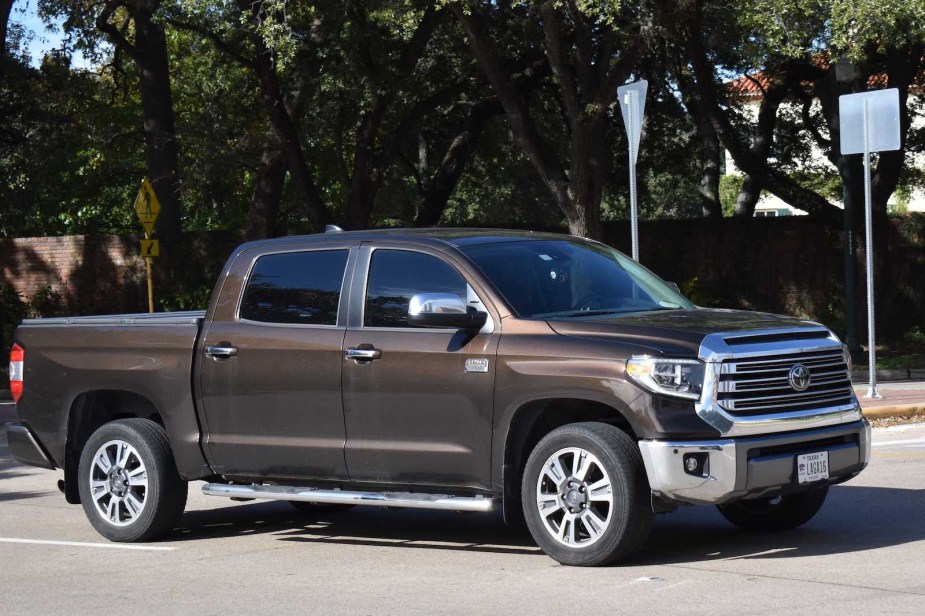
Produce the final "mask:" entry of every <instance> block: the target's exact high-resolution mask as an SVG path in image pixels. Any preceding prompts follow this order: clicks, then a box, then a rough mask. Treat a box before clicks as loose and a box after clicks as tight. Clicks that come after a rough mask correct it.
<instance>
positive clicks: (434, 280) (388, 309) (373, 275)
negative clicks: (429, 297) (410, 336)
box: [363, 249, 467, 327]
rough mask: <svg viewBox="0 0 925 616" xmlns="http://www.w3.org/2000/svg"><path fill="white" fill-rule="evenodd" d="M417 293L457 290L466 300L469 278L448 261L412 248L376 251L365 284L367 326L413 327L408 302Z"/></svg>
mask: <svg viewBox="0 0 925 616" xmlns="http://www.w3.org/2000/svg"><path fill="white" fill-rule="evenodd" d="M417 293H455V294H456V295H459V296H460V297H461V298H462V300H463V302H465V301H466V297H467V290H466V280H465V278H463V277H462V275H461V274H460V273H459V272H458V271H456V269H455V268H453V267H452V266H451V265H449V264H448V263H447V262H446V261H443V260H442V259H439V258H437V257H435V256H433V255H428V254H424V253H422V252H413V251H410V250H391V249H379V250H375V251H374V252H373V255H372V259H371V260H370V264H369V278H368V280H367V283H366V306H365V309H364V311H363V326H364V327H410V325H409V324H408V304H409V303H410V302H411V297H412V296H413V295H415V294H417Z"/></svg>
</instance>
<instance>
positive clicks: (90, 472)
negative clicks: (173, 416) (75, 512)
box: [78, 419, 187, 542]
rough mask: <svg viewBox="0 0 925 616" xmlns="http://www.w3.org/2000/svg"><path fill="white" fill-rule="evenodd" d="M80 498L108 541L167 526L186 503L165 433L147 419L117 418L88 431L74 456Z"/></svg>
mask: <svg viewBox="0 0 925 616" xmlns="http://www.w3.org/2000/svg"><path fill="white" fill-rule="evenodd" d="M78 483H79V488H80V501H81V504H82V505H83V508H84V512H85V513H86V514H87V518H88V519H89V520H90V523H91V524H92V525H93V527H94V528H95V529H96V530H97V532H98V533H99V534H101V535H103V536H104V537H106V538H107V539H109V540H111V541H120V542H131V541H147V540H149V539H152V538H154V537H156V536H157V535H159V534H161V533H163V532H166V531H168V530H170V529H171V528H173V525H174V524H176V522H178V521H179V519H180V516H181V515H183V509H184V508H185V507H186V495H187V484H186V482H185V481H183V479H182V478H181V477H180V475H179V474H178V473H177V467H176V465H175V464H174V460H173V454H172V453H171V450H170V442H169V441H168V440H167V433H166V432H165V431H164V428H162V427H161V426H160V425H158V424H156V423H154V422H153V421H149V420H147V419H120V420H118V421H113V422H110V423H107V424H105V425H103V426H102V427H100V428H99V429H98V430H97V431H96V432H94V433H93V435H92V436H90V440H88V441H87V444H86V446H84V449H83V452H82V453H81V455H80V466H79V469H78Z"/></svg>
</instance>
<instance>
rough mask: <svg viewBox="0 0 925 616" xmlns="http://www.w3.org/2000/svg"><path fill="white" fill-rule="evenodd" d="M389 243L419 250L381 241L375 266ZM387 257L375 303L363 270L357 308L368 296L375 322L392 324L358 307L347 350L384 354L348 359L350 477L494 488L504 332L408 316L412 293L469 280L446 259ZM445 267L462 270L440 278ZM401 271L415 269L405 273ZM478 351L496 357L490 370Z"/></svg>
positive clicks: (373, 285)
mask: <svg viewBox="0 0 925 616" xmlns="http://www.w3.org/2000/svg"><path fill="white" fill-rule="evenodd" d="M383 252H410V251H397V250H396V251H392V250H380V249H377V250H375V251H373V252H372V257H371V258H370V259H371V261H372V262H373V264H374V268H375V263H376V255H377V254H381V253H383ZM368 254H369V252H366V253H365V255H368ZM420 254H423V253H420ZM393 256H394V255H393ZM430 257H431V258H434V259H437V258H438V257H436V256H434V255H430ZM363 260H364V258H361V259H360V261H361V262H362V261H363ZM380 261H381V263H380V265H382V266H383V267H385V266H387V267H388V272H387V273H386V274H385V275H383V276H379V277H376V276H375V269H374V270H373V273H372V274H371V275H370V281H369V288H370V289H371V291H370V298H369V302H366V301H365V299H366V298H365V296H366V292H365V289H366V286H367V285H366V284H365V278H366V277H365V276H362V278H364V280H360V281H359V284H357V285H355V286H354V293H355V295H356V296H357V297H355V300H354V301H353V303H352V305H351V308H352V309H354V308H356V309H358V310H360V311H363V306H364V304H367V305H366V310H367V311H368V314H367V317H368V318H367V320H366V322H367V323H375V324H383V323H388V324H390V325H392V327H364V326H363V325H362V323H363V320H362V319H359V320H358V319H354V317H352V316H351V319H352V321H355V322H356V327H351V328H349V329H348V330H347V334H346V337H345V339H344V349H345V353H346V352H349V351H350V350H351V349H361V350H367V351H368V352H369V351H373V352H377V353H376V355H377V358H375V359H357V360H355V359H348V358H347V357H345V358H344V359H343V362H344V364H343V365H344V371H343V382H344V418H345V423H346V427H347V443H346V449H345V456H346V459H347V468H348V471H349V473H350V478H351V480H354V481H369V482H376V483H395V484H403V485H431V486H445V487H451V488H454V487H455V488H460V487H466V488H488V487H489V479H490V468H491V436H492V425H491V420H492V411H493V395H492V394H493V390H494V373H495V366H494V357H495V353H496V350H497V346H498V337H499V334H498V333H493V328H488V332H489V333H479V334H475V335H473V334H469V333H463V332H457V331H453V330H446V329H415V328H408V327H407V323H406V321H405V320H404V317H403V316H402V315H406V314H407V303H408V300H410V294H411V293H412V292H421V293H423V292H446V291H448V290H455V291H458V292H460V293H462V294H466V293H467V291H466V287H467V284H466V281H465V279H463V277H462V276H461V275H459V273H458V272H457V271H456V270H455V268H452V267H450V266H448V265H447V264H446V263H445V262H444V263H437V264H435V263H428V262H426V260H421V259H411V260H410V261H408V262H402V261H401V260H395V259H392V258H389V259H384V260H382V259H380ZM358 267H360V265H358ZM441 270H447V272H446V275H447V276H449V277H450V278H452V277H453V276H455V277H456V278H453V279H452V280H444V279H438V278H440V277H441V276H443V275H444V274H443V273H441ZM396 272H398V273H401V272H404V273H405V274H406V276H405V277H404V279H403V277H402V276H400V275H398V274H396ZM408 280H410V282H407V281H408ZM428 281H430V282H428ZM409 284H410V285H411V287H415V286H418V287H420V288H417V289H413V288H411V287H409V286H408V285H409ZM360 285H362V286H360ZM422 285H423V286H422ZM358 286H359V287H360V290H361V292H360V293H357V291H358V288H357V287H358ZM432 287H436V288H432ZM470 301H471V302H473V303H474V302H477V301H478V300H477V298H470ZM469 359H473V360H475V359H480V360H486V359H487V360H488V371H487V372H475V371H470V372H467V371H466V360H469Z"/></svg>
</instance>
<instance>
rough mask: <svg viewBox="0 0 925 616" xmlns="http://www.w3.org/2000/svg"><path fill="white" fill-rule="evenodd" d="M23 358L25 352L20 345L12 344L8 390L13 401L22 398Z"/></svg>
mask: <svg viewBox="0 0 925 616" xmlns="http://www.w3.org/2000/svg"><path fill="white" fill-rule="evenodd" d="M25 360H26V352H25V351H24V350H23V348H22V347H21V346H19V345H18V344H14V345H13V348H12V349H10V392H11V393H12V394H13V402H19V399H20V398H22V373H23V362H25Z"/></svg>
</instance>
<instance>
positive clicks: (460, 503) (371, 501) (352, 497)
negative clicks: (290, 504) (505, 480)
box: [202, 483, 498, 512]
mask: <svg viewBox="0 0 925 616" xmlns="http://www.w3.org/2000/svg"><path fill="white" fill-rule="evenodd" d="M202 493H203V494H205V495H206V496H225V497H229V498H262V499H266V500H286V501H302V502H308V503H325V504H335V505H372V506H376V507H405V508H411V509H441V510H445V511H474V512H489V511H493V510H494V509H495V508H496V507H497V505H498V500H497V499H494V498H488V497H485V496H452V495H449V494H423V493H419V492H348V491H346V490H323V489H320V488H302V487H296V486H271V485H250V486H240V485H228V484H223V483H207V484H206V485H204V486H202Z"/></svg>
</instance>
